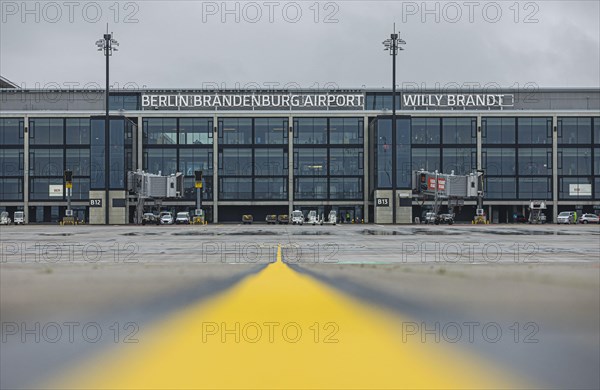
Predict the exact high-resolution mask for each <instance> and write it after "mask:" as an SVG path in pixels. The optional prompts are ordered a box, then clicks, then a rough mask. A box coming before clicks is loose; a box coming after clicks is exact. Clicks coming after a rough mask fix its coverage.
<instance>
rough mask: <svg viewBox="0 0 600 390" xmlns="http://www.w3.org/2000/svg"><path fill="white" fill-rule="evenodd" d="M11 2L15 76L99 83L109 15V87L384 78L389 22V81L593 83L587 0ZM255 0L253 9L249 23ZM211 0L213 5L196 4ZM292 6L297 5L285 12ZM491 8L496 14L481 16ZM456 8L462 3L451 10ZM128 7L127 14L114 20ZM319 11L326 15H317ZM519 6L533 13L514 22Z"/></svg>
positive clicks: (0, 43)
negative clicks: (101, 42)
mask: <svg viewBox="0 0 600 390" xmlns="http://www.w3.org/2000/svg"><path fill="white" fill-rule="evenodd" d="M22 4H24V3H22V2H20V1H19V2H10V1H4V0H3V1H2V24H1V25H0V53H1V56H0V73H1V74H2V75H3V76H4V77H6V78H8V79H10V80H12V81H14V82H16V83H18V84H21V83H24V84H25V85H26V86H27V87H35V86H36V83H39V85H42V86H43V85H45V84H47V83H50V82H55V83H58V84H63V83H68V82H80V83H82V84H83V83H87V82H95V83H98V84H99V85H103V83H104V62H103V57H102V55H101V53H99V52H97V51H96V49H95V47H94V42H95V41H96V40H97V39H99V38H100V37H101V36H102V34H103V33H104V31H105V28H106V22H107V21H109V20H110V22H111V23H110V29H111V30H112V31H113V32H114V33H115V37H116V38H117V39H118V40H119V42H120V44H121V46H120V51H119V52H117V53H116V54H115V55H114V56H113V57H112V59H111V61H112V62H111V75H112V76H111V80H112V81H114V82H117V83H118V84H119V85H121V86H122V85H123V84H124V83H127V82H134V83H136V84H137V85H139V86H143V85H146V86H151V87H172V88H193V87H201V86H202V85H203V83H215V84H218V85H222V86H226V87H231V88H233V87H236V83H241V85H242V86H243V85H245V84H247V83H257V84H259V85H265V84H267V83H274V82H278V83H280V84H281V85H282V86H283V85H284V84H286V83H295V84H294V85H299V86H301V87H307V88H308V87H320V86H323V85H324V84H326V83H334V84H335V85H338V86H341V87H360V86H362V85H366V86H368V87H383V86H388V85H389V83H390V67H391V60H390V58H389V55H388V54H387V52H384V51H383V46H382V44H381V42H382V41H383V40H384V39H385V38H386V37H388V36H389V33H390V32H391V29H392V24H393V23H394V22H396V27H397V30H400V31H401V36H402V37H403V38H404V39H405V40H406V41H407V42H408V44H407V45H406V47H405V48H406V50H405V51H403V52H402V53H400V55H399V57H398V60H399V62H398V81H399V83H402V82H411V83H418V84H421V83H425V84H426V85H427V86H430V87H434V86H435V83H436V82H438V83H442V84H445V83H458V84H463V83H469V82H471V83H472V82H477V83H481V84H488V83H497V84H500V85H502V86H514V85H517V86H522V85H523V84H525V83H535V84H537V85H539V86H565V87H566V86H575V87H576V86H585V87H592V86H593V87H597V86H599V85H600V71H599V70H598V69H600V38H599V37H600V28H599V24H600V18H599V16H600V8H599V3H598V2H597V1H579V2H571V1H537V2H519V3H517V4H518V5H519V6H518V10H519V12H518V14H517V13H516V8H515V5H514V4H515V2H513V1H499V2H479V3H477V6H475V7H474V8H473V9H474V13H473V22H472V23H471V22H470V21H469V14H468V11H469V8H468V7H467V6H466V5H465V4H466V3H465V2H462V1H458V2H428V3H426V5H425V7H426V8H427V9H428V10H434V11H433V12H430V13H425V12H424V9H423V4H424V3H422V2H421V1H419V2H396V1H380V2H378V1H362V2H361V1H337V2H320V3H317V4H318V8H319V14H318V20H317V23H315V17H316V16H317V15H316V14H315V12H316V8H315V2H313V1H304V2H302V1H301V2H296V3H293V2H279V3H277V4H278V5H277V6H276V7H275V8H274V10H275V12H274V14H273V21H272V23H271V22H270V21H269V15H268V11H269V8H268V6H267V5H266V4H267V3H266V2H262V1H258V2H255V3H251V2H239V3H237V4H238V7H239V10H240V12H239V17H240V18H239V22H236V21H235V15H234V14H231V13H230V14H227V15H225V18H226V21H225V23H223V22H222V21H221V17H222V11H223V10H222V8H221V7H222V4H223V3H222V2H220V1H219V2H193V1H179V2H171V1H169V2H166V1H142V2H120V3H119V13H118V15H117V14H115V9H114V2H112V1H108V2H97V3H93V2H81V3H77V4H78V6H77V7H76V8H75V12H74V14H73V21H72V22H71V21H69V20H68V19H69V18H68V13H67V11H68V9H67V8H66V7H65V6H64V5H63V4H64V3H63V2H60V1H59V2H56V3H54V4H57V5H58V6H59V8H61V10H62V12H63V13H62V16H61V17H60V18H57V20H56V23H50V19H52V18H54V17H55V16H56V15H55V13H53V8H52V7H53V6H48V2H28V3H27V7H29V8H28V9H30V10H34V12H33V13H29V14H24V10H23V9H22V8H21V7H22ZM36 4H37V7H38V8H37V11H35V10H36V8H35V7H36ZM235 4H236V3H235V2H229V3H227V7H228V8H229V9H234V7H235V6H236V5H235ZM96 5H99V7H100V9H101V10H102V17H101V18H100V20H98V21H97V22H95V23H92V22H91V21H90V20H89V19H90V17H89V15H88V20H87V21H86V20H85V18H84V16H83V15H82V9H83V8H84V7H87V8H86V9H87V10H88V11H90V10H94V9H95V8H96ZM256 5H258V8H259V9H261V11H262V12H263V14H262V18H261V19H260V20H259V21H258V22H256V23H251V20H249V19H252V18H255V16H256V13H255V12H254V11H255V10H256V9H257V7H256ZM14 6H17V8H18V9H17V10H16V11H15V9H14ZM213 6H216V7H218V8H221V9H219V10H218V12H217V13H216V14H214V15H212V14H211V15H209V14H207V13H206V12H205V11H206V10H213V9H214V8H210V7H213ZM11 7H12V8H11ZM110 7H113V8H110ZM298 7H299V8H300V9H301V10H302V15H301V17H299V20H298V21H297V22H296V23H292V22H290V19H291V18H293V17H294V16H295V12H293V11H294V10H295V9H296V8H298ZM436 7H437V10H438V11H436ZM284 8H286V9H287V10H288V11H289V12H288V14H287V16H286V15H285V14H283V13H282V11H283V9H284ZM498 8H499V9H500V10H501V12H502V15H501V16H500V15H498V18H497V19H498V20H497V21H496V22H495V23H492V22H491V21H492V20H491V19H493V18H494V17H495V16H496V14H495V10H496V9H498ZM484 9H486V10H487V11H488V13H487V15H486V14H484V13H483V10H484ZM456 10H459V11H460V12H462V14H461V15H460V17H459V16H458V15H457V14H456V12H455V11H456ZM38 11H39V12H38ZM13 12H16V13H14V14H13ZM36 12H37V15H36ZM132 12H135V14H134V15H133V18H135V19H137V20H138V22H136V23H123V22H124V19H125V18H126V16H127V15H128V14H130V13H132ZM90 13H91V11H90ZM331 13H333V15H332V16H331V17H332V19H337V22H334V23H325V22H324V18H325V17H326V16H327V15H329V14H331ZM528 15H529V16H530V19H535V20H537V22H534V23H525V21H526V18H527V17H528ZM35 16H39V18H40V20H39V22H36V21H35V20H34V17H35ZM92 16H94V15H93V14H92ZM22 17H25V19H26V20H25V22H22V20H21V18H22ZM436 17H439V21H436V20H435V18H436ZM115 18H116V19H117V23H115ZM422 18H425V22H423V21H422ZM515 18H516V20H515ZM286 19H287V20H286ZM486 19H487V20H486ZM529 21H532V20H529Z"/></svg>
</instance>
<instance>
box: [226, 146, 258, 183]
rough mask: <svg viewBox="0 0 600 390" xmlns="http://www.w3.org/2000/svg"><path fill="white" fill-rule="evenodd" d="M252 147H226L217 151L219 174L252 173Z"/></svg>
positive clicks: (238, 174)
mask: <svg viewBox="0 0 600 390" xmlns="http://www.w3.org/2000/svg"><path fill="white" fill-rule="evenodd" d="M252 171H253V168H252V149H237V148H235V149H234V148H226V149H223V150H222V151H221V152H219V174H221V175H233V176H250V175H252Z"/></svg>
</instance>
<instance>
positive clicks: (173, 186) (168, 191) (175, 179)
mask: <svg viewBox="0 0 600 390" xmlns="http://www.w3.org/2000/svg"><path fill="white" fill-rule="evenodd" d="M183 178H184V175H183V173H181V172H177V173H175V174H172V175H167V176H163V175H161V172H159V173H158V174H154V173H148V172H144V171H142V170H137V171H129V172H127V189H128V190H129V192H130V193H134V194H135V196H136V221H135V222H136V223H141V222H142V215H143V214H144V204H145V203H146V200H154V201H155V204H156V205H159V206H160V204H161V203H162V201H163V199H176V198H181V197H182V196H183Z"/></svg>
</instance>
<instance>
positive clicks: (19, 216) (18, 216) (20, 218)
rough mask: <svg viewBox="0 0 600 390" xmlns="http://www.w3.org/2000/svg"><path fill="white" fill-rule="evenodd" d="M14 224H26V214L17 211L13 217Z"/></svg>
mask: <svg viewBox="0 0 600 390" xmlns="http://www.w3.org/2000/svg"><path fill="white" fill-rule="evenodd" d="M13 222H14V224H15V225H23V224H25V212H24V211H15V214H14V216H13Z"/></svg>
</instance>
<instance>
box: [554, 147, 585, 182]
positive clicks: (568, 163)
mask: <svg viewBox="0 0 600 390" xmlns="http://www.w3.org/2000/svg"><path fill="white" fill-rule="evenodd" d="M558 174H559V175H569V176H571V175H591V174H592V149H590V148H560V149H559V150H558Z"/></svg>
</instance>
